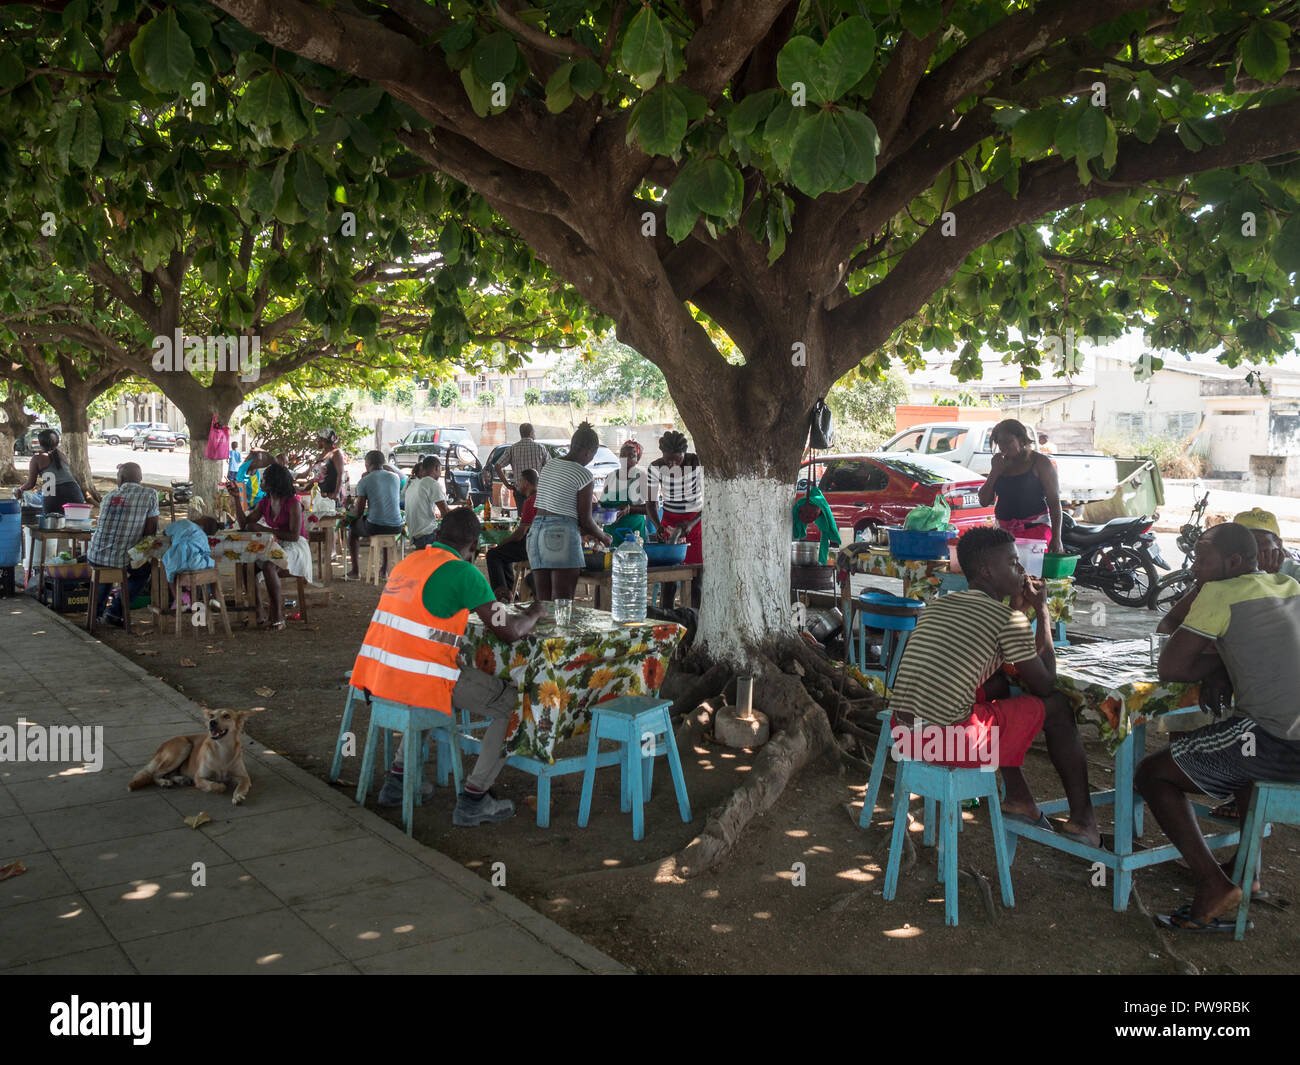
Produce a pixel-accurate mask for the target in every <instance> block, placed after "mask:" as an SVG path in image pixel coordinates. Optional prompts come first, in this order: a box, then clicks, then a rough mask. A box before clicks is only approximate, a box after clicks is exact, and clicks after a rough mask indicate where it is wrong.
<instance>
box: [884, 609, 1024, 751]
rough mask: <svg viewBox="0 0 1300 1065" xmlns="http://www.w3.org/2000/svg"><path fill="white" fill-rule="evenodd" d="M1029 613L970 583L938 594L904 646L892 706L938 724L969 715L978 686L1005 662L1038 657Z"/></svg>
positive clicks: (895, 681) (890, 705) (892, 696)
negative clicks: (966, 588)
mask: <svg viewBox="0 0 1300 1065" xmlns="http://www.w3.org/2000/svg"><path fill="white" fill-rule="evenodd" d="M1037 656H1038V650H1037V648H1036V646H1035V644H1034V633H1033V630H1032V629H1031V628H1030V627H1029V619H1028V618H1027V617H1025V615H1024V614H1023V613H1021V612H1020V611H1018V610H1012V609H1011V607H1009V606H1007V605H1006V604H1005V603H1000V602H998V601H997V600H996V599H994V598H992V597H991V596H988V595H986V594H985V593H984V592H981V591H977V590H975V589H971V590H969V591H965V592H950V593H949V594H948V595H941V596H939V597H938V598H937V599H934V600H933V601H931V602H930V603H929V604H927V605H926V608H925V609H924V610H922V611H921V616H920V617H919V618H918V619H917V622H916V628H915V629H913V630H912V634H911V636H910V637H909V638H908V641H907V646H906V647H905V648H904V650H903V660H902V662H901V663H899V666H898V676H897V677H896V678H895V680H894V689H893V692H892V694H891V696H890V699H889V708H890V709H891V710H894V711H899V710H903V711H906V712H907V713H910V714H912V715H913V716H914V717H917V718H919V719H920V720H922V721H928V722H930V723H932V724H935V725H954V724H956V723H957V722H958V721H961V720H963V719H965V718H966V717H968V716H969V715H970V712H971V707H972V706H973V705H974V704H975V689H976V688H978V687H979V686H980V685H981V684H983V683H984V682H985V681H986V680H988V679H989V677H991V676H992V675H993V674H994V673H995V672H997V670H998V669H1000V668H1001V667H1002V664H1003V663H1004V662H1024V661H1027V660H1028V659H1030V658H1036V657H1037Z"/></svg>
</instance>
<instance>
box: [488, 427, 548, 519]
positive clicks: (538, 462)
mask: <svg viewBox="0 0 1300 1065" xmlns="http://www.w3.org/2000/svg"><path fill="white" fill-rule="evenodd" d="M550 457H551V453H550V452H549V451H547V450H546V448H544V447H542V445H541V444H539V443H538V442H537V441H536V440H534V439H533V427H532V424H531V423H529V422H524V423H523V424H522V425H521V426H520V427H519V439H518V440H516V441H515V442H514V443H513V444H511V445H510V449H509V450H508V451H507V452H506V454H505V458H504V459H503V460H502V461H501V462H499V463H498V464H497V469H498V470H505V469H506V468H507V467H508V468H509V469H510V476H509V478H507V477H506V476H505V474H504V473H502V475H501V480H502V482H503V483H504V484H505V486H506V487H507V488H509V489H510V491H512V492H514V493H515V506H520V505H521V501H522V499H523V496H521V495H520V494H519V490H518V489H517V488H516V487H515V484H516V482H517V481H518V480H519V477H520V475H521V474H522V473H523V472H524V470H536V471H537V472H538V473H541V472H542V467H543V466H545V465H546V462H547V460H548V459H549V458H550Z"/></svg>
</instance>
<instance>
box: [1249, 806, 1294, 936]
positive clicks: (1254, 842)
mask: <svg viewBox="0 0 1300 1065" xmlns="http://www.w3.org/2000/svg"><path fill="white" fill-rule="evenodd" d="M1274 821H1276V822H1277V823H1278V824H1282V825H1300V784H1273V783H1265V782H1256V784H1255V788H1254V790H1253V791H1252V792H1251V794H1250V806H1249V808H1248V809H1247V810H1246V823H1245V825H1243V826H1242V829H1241V844H1240V845H1239V846H1238V847H1237V863H1236V865H1234V866H1233V868H1232V879H1233V880H1234V881H1236V883H1237V884H1239V885H1240V886H1241V904H1240V905H1239V906H1238V907H1237V927H1236V929H1235V931H1234V932H1233V938H1234V939H1244V938H1245V937H1246V915H1247V914H1248V913H1249V912H1250V888H1251V883H1252V881H1254V879H1255V870H1256V869H1258V868H1259V856H1260V847H1261V843H1262V841H1263V837H1264V836H1265V835H1267V826H1268V825H1269V823H1270V822H1274Z"/></svg>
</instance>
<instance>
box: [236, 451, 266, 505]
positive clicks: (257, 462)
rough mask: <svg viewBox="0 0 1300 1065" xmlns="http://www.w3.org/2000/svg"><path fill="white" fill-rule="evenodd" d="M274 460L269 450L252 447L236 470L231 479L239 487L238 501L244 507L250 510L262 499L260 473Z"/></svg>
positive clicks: (263, 493)
mask: <svg viewBox="0 0 1300 1065" xmlns="http://www.w3.org/2000/svg"><path fill="white" fill-rule="evenodd" d="M274 461H275V459H274V458H273V457H272V455H271V453H270V452H269V451H261V450H259V449H257V448H254V449H253V450H252V451H250V452H249V453H248V458H246V459H244V461H243V462H242V463H241V464H240V466H239V470H238V472H237V473H236V474H235V476H234V477H233V478H232V479H233V481H234V483H235V486H236V487H237V488H238V489H239V499H240V502H241V503H243V504H244V507H245V508H246V509H249V510H251V509H252V508H253V507H255V506H257V504H258V503H260V502H261V501H262V496H263V495H265V492H263V491H262V474H263V471H264V470H266V468H267V467H268V466H270V465H271V463H273V462H274Z"/></svg>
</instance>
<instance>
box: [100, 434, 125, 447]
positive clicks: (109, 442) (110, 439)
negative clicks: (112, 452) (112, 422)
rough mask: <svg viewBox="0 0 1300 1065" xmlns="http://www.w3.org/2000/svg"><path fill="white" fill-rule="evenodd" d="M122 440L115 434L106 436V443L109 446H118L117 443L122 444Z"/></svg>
mask: <svg viewBox="0 0 1300 1065" xmlns="http://www.w3.org/2000/svg"><path fill="white" fill-rule="evenodd" d="M121 442H122V441H121V440H119V439H118V438H117V437H115V436H106V437H105V438H104V443H106V444H107V445H108V446H109V447H117V445H118V444H120V443H121Z"/></svg>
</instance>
